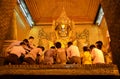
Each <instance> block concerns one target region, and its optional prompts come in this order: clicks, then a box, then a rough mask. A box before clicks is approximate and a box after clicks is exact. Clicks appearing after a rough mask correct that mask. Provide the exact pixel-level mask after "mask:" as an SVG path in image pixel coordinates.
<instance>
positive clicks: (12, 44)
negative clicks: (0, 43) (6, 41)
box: [6, 40, 22, 51]
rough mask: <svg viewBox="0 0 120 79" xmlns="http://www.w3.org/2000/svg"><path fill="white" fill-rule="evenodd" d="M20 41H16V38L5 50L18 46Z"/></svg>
mask: <svg viewBox="0 0 120 79" xmlns="http://www.w3.org/2000/svg"><path fill="white" fill-rule="evenodd" d="M21 42H22V41H17V40H16V41H15V42H13V43H11V44H10V45H9V46H8V47H7V49H6V51H9V50H10V49H11V48H12V47H13V46H19V45H20V43H21Z"/></svg>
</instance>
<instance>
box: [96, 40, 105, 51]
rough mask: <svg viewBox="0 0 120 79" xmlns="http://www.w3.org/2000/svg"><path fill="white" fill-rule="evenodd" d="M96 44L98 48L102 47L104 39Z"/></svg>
mask: <svg viewBox="0 0 120 79" xmlns="http://www.w3.org/2000/svg"><path fill="white" fill-rule="evenodd" d="M96 44H97V48H98V49H102V45H103V43H102V41H97V42H96Z"/></svg>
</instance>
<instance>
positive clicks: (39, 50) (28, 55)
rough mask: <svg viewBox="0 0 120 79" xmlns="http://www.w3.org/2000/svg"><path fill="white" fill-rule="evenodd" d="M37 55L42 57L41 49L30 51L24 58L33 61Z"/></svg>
mask: <svg viewBox="0 0 120 79" xmlns="http://www.w3.org/2000/svg"><path fill="white" fill-rule="evenodd" d="M37 54H39V55H43V52H42V49H41V48H34V49H32V50H31V51H30V52H29V53H28V54H27V55H25V58H26V57H31V58H32V59H33V60H35V59H36V57H37Z"/></svg>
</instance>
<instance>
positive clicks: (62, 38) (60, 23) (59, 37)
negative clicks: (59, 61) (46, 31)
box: [53, 8, 73, 48]
mask: <svg viewBox="0 0 120 79" xmlns="http://www.w3.org/2000/svg"><path fill="white" fill-rule="evenodd" d="M53 27H54V30H55V34H56V40H55V42H61V44H62V48H65V47H66V46H67V42H69V41H73V38H71V35H72V34H71V33H72V27H73V22H72V21H71V20H70V19H69V18H68V17H67V15H66V12H65V9H64V8H63V11H62V13H61V15H60V17H59V18H58V19H57V20H56V21H53Z"/></svg>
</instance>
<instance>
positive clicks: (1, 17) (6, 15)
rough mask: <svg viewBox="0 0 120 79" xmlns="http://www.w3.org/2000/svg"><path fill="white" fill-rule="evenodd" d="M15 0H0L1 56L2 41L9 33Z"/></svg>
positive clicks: (0, 51) (0, 50)
mask: <svg viewBox="0 0 120 79" xmlns="http://www.w3.org/2000/svg"><path fill="white" fill-rule="evenodd" d="M15 4H16V0H0V55H1V54H2V47H3V41H4V39H5V37H6V34H7V32H8V31H9V29H8V28H9V27H10V24H11V23H10V22H11V19H12V16H13V9H14V7H15Z"/></svg>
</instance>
